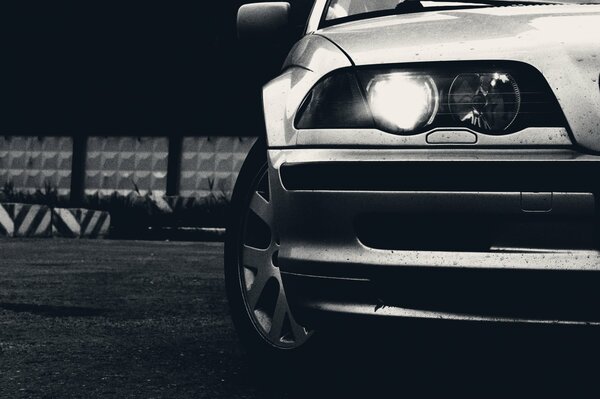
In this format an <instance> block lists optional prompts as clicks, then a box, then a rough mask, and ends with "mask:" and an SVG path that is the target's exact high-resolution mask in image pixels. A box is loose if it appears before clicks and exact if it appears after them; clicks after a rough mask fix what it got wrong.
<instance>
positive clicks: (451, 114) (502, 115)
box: [295, 61, 566, 135]
mask: <svg viewBox="0 0 600 399" xmlns="http://www.w3.org/2000/svg"><path fill="white" fill-rule="evenodd" d="M565 125H566V123H565V120H564V116H563V114H562V111H561V109H560V107H559V105H558V102H557V101H556V98H555V97H554V95H553V94H552V91H551V90H550V87H549V86H548V84H547V83H546V81H545V79H544V78H543V77H542V75H541V74H540V72H539V71H537V70H536V69H535V68H533V67H532V66H530V65H527V64H524V63H519V62H489V61H488V62H484V61H482V62H469V63H465V62H446V63H423V64H411V65H403V66H397V67H387V66H386V67H353V68H345V69H341V70H337V71H334V72H332V73H331V74H329V75H327V76H325V77H324V78H323V79H321V80H320V81H319V82H318V83H317V84H316V85H315V86H314V87H313V89H312V90H311V91H310V93H309V94H308V95H307V97H306V98H305V99H304V101H303V103H302V105H301V106H300V108H299V110H298V113H297V116H296V120H295V126H296V128H297V129H346V128H377V129H380V130H383V131H386V132H390V133H395V134H403V135H410V134H417V133H421V132H424V131H428V130H432V129H435V128H468V129H471V130H474V131H477V132H480V133H485V134H492V135H501V134H508V133H512V132H515V131H518V130H521V129H524V128H526V127H544V126H546V127H565Z"/></svg>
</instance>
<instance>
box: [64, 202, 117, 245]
mask: <svg viewBox="0 0 600 399" xmlns="http://www.w3.org/2000/svg"><path fill="white" fill-rule="evenodd" d="M109 229H110V214H109V213H108V212H105V211H95V210H89V209H78V208H76V209H65V208H54V209H53V210H52V233H53V235H54V236H55V237H71V238H77V237H82V238H102V237H105V236H107V235H108V232H109Z"/></svg>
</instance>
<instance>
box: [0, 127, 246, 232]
mask: <svg viewBox="0 0 600 399" xmlns="http://www.w3.org/2000/svg"><path fill="white" fill-rule="evenodd" d="M254 141H255V138H253V137H225V136H169V137H167V136H156V135H136V136H134V135H129V136H100V135H96V136H95V135H90V136H67V135H65V136H61V135H55V136H22V135H14V136H10V135H8V136H0V185H2V192H1V194H0V201H3V202H23V203H39V204H44V205H50V206H63V207H81V206H84V207H86V208H92V209H100V210H108V211H110V212H111V214H113V213H114V215H113V219H115V216H117V218H116V219H117V220H116V222H117V225H118V224H119V215H120V216H121V218H120V219H121V220H122V221H123V224H124V225H125V224H128V223H131V222H132V220H131V218H136V217H137V219H136V220H135V222H138V223H141V225H142V226H146V225H148V223H150V224H152V223H159V224H165V223H166V224H181V222H182V221H183V220H187V221H188V222H189V223H204V224H207V225H215V224H217V225H218V224H220V222H219V221H218V220H216V219H218V218H219V217H220V216H219V212H216V213H215V211H214V210H213V209H207V208H210V207H211V206H212V207H215V206H221V207H222V206H223V203H226V202H227V201H228V199H229V198H230V196H231V191H232V190H233V187H234V184H235V179H236V178H237V175H238V173H239V170H240V168H241V165H242V163H243V161H244V159H245V157H246V155H247V153H248V151H249V149H250V148H251V147H252V145H253V143H254ZM131 208H134V209H137V210H138V211H139V212H137V214H136V212H130V211H131ZM198 208H202V209H203V211H202V212H204V214H202V215H200V214H198ZM194 209H195V211H194ZM186 212H187V214H186ZM190 212H191V213H190ZM194 212H195V213H194ZM202 212H201V213H202ZM207 212H208V214H210V215H212V216H210V215H209V216H210V217H209V218H208V219H207V217H206V215H207ZM221 213H222V212H221ZM144 214H145V215H144ZM136 215H137V216H136ZM165 215H168V217H165ZM194 215H195V216H194ZM148 216H151V217H152V218H154V220H151V221H148V220H144V221H142V219H144V218H145V219H147V217H148ZM190 216H193V217H191V218H190ZM211 217H212V220H210V219H211ZM198 218H200V219H202V220H198Z"/></svg>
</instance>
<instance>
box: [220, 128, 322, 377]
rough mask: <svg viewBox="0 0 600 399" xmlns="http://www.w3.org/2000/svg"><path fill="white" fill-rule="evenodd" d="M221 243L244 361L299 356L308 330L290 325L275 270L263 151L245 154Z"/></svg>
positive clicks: (277, 362) (276, 361) (274, 361)
mask: <svg viewBox="0 0 600 399" xmlns="http://www.w3.org/2000/svg"><path fill="white" fill-rule="evenodd" d="M230 215H231V217H230V221H229V223H228V227H227V235H226V239H225V285H226V291H227V297H228V301H229V307H230V313H231V316H232V319H233V323H234V325H235V328H236V331H237V333H238V336H239V338H240V341H241V342H242V345H243V347H244V348H245V350H246V352H247V353H248V354H249V356H250V360H252V361H258V362H260V363H261V364H266V363H268V364H269V365H273V366H275V367H278V366H281V364H282V362H294V361H296V360H299V358H301V357H302V358H304V357H305V356H306V355H307V353H308V352H309V350H310V347H311V346H312V343H313V342H314V337H313V335H314V332H313V331H308V330H306V329H305V328H303V327H302V326H300V325H299V324H298V323H296V321H295V319H294V317H293V315H292V314H291V312H290V309H289V306H288V304H287V298H286V297H285V291H284V289H283V285H282V283H281V274H280V272H279V268H278V267H277V254H278V248H279V241H278V238H277V237H276V236H275V233H274V231H273V230H274V228H273V214H272V207H271V203H270V193H269V184H268V168H267V157H266V148H265V146H264V144H263V142H262V140H259V141H257V143H256V144H255V145H254V146H253V147H252V149H251V150H250V152H249V154H248V156H247V158H246V160H245V162H244V164H243V166H242V169H241V171H240V174H239V175H238V178H237V181H236V184H235V188H234V191H233V196H232V200H231V214H230Z"/></svg>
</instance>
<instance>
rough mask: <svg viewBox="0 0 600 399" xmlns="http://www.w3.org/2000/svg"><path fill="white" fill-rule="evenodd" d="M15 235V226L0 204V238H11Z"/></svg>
mask: <svg viewBox="0 0 600 399" xmlns="http://www.w3.org/2000/svg"><path fill="white" fill-rule="evenodd" d="M14 233H15V224H14V223H13V220H12V218H11V217H10V214H9V213H8V210H7V209H6V208H5V207H4V206H3V205H2V204H0V237H12V236H13V235H14Z"/></svg>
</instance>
